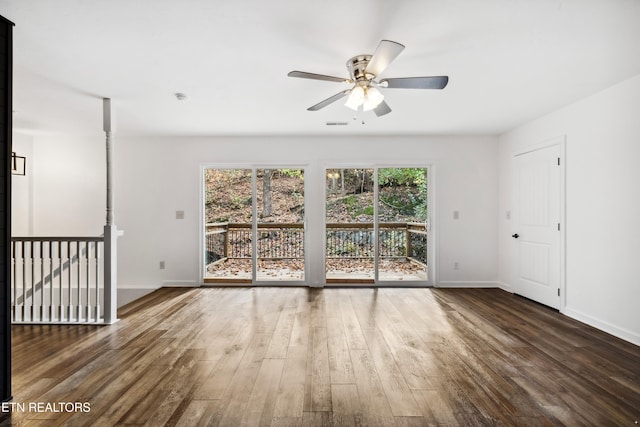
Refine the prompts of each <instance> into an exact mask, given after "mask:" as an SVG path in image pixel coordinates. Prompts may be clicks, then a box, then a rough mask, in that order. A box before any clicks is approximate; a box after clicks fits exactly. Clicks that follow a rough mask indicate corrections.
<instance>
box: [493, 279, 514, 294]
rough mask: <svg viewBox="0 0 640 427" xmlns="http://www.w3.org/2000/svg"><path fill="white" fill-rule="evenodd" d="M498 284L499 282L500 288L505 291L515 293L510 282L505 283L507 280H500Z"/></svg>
mask: <svg viewBox="0 0 640 427" xmlns="http://www.w3.org/2000/svg"><path fill="white" fill-rule="evenodd" d="M496 284H497V285H498V287H499V288H500V289H502V290H503V291H505V292H509V293H510V294H512V293H513V288H512V287H511V285H510V284H508V283H505V282H500V281H498V282H496Z"/></svg>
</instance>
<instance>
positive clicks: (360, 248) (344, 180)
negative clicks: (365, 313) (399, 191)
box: [325, 168, 375, 283]
mask: <svg viewBox="0 0 640 427" xmlns="http://www.w3.org/2000/svg"><path fill="white" fill-rule="evenodd" d="M374 184H375V183H374V180H373V169H366V168H365V169H327V170H326V184H325V189H326V191H325V193H326V201H325V203H326V205H325V206H326V217H325V226H326V249H325V273H326V281H327V283H373V282H374V280H375V269H374V227H373V219H374V216H373V214H374Z"/></svg>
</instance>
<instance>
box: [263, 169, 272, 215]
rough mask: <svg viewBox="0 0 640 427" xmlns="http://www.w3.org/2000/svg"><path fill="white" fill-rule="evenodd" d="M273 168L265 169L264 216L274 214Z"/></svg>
mask: <svg viewBox="0 0 640 427" xmlns="http://www.w3.org/2000/svg"><path fill="white" fill-rule="evenodd" d="M272 177H273V169H265V170H264V176H263V177H262V217H263V218H265V217H269V216H271V215H272V214H273V204H272V203H271V178H272Z"/></svg>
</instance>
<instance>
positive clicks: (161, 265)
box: [160, 261, 164, 270]
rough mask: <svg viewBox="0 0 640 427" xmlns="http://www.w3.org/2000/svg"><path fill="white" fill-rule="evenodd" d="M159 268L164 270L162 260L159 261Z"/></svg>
mask: <svg viewBox="0 0 640 427" xmlns="http://www.w3.org/2000/svg"><path fill="white" fill-rule="evenodd" d="M160 270H164V261H160Z"/></svg>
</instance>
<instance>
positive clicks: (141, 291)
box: [118, 287, 159, 308]
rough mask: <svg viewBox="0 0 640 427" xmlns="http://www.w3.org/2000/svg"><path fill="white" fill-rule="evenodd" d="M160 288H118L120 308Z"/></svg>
mask: <svg viewBox="0 0 640 427" xmlns="http://www.w3.org/2000/svg"><path fill="white" fill-rule="evenodd" d="M157 289H159V288H120V287H118V308H120V307H123V306H125V305H127V304H129V303H130V302H132V301H135V300H137V299H138V298H142V297H143V296H145V295H147V294H150V293H151V292H153V291H155V290H157Z"/></svg>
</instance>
